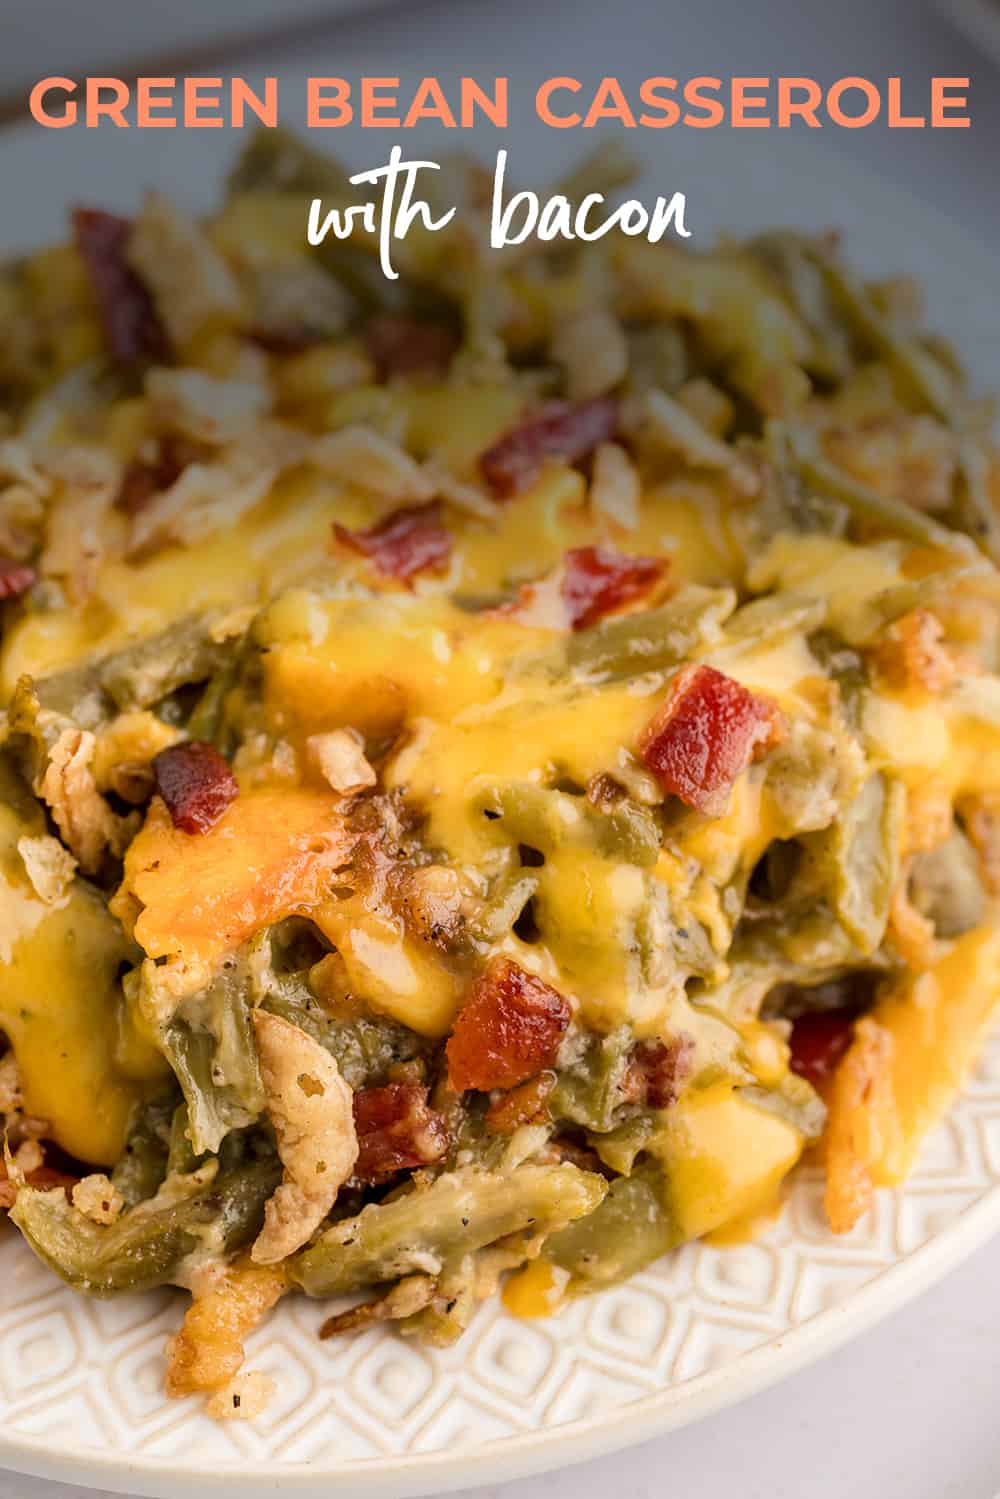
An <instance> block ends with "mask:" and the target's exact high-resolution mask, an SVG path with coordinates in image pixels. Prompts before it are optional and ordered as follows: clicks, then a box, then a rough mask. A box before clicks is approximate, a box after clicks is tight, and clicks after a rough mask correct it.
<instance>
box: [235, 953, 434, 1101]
mask: <svg viewBox="0 0 1000 1499" xmlns="http://www.w3.org/2000/svg"><path fill="white" fill-rule="evenodd" d="M281 963H282V959H281V952H280V941H279V939H278V937H277V936H276V934H275V933H274V932H262V933H260V934H258V936H256V937H255V938H254V939H253V941H252V942H251V944H250V947H249V953H248V967H249V971H250V975H251V977H250V988H251V994H252V997H253V1002H254V1003H255V1004H257V1005H259V1006H260V1007H261V1009H264V1010H267V1011H269V1013H270V1014H272V1015H277V1016H279V1017H280V1018H281V1019H282V1020H287V1021H288V1022H289V1023H290V1024H291V1025H295V1026H298V1028H299V1030H302V1031H305V1033H306V1035H308V1036H311V1037H312V1038H313V1040H314V1041H318V1042H319V1044H320V1045H321V1046H323V1047H325V1048H326V1050H327V1051H328V1052H329V1053H330V1055H331V1056H332V1057H334V1058H335V1059H336V1062H337V1065H338V1067H339V1068H340V1071H341V1074H342V1076H343V1077H344V1079H345V1081H346V1082H347V1083H348V1085H349V1086H350V1087H352V1088H355V1089H357V1088H365V1087H372V1086H375V1085H377V1084H380V1083H384V1082H385V1081H386V1076H387V1074H388V1071H389V1068H390V1067H392V1066H394V1065H395V1064H397V1063H399V1062H409V1061H412V1060H413V1058H415V1057H418V1056H420V1055H421V1054H422V1052H423V1051H424V1049H425V1047H426V1042H425V1041H424V1040H423V1039H422V1038H421V1037H420V1036H418V1035H417V1034H416V1032H414V1031H412V1030H410V1029H409V1027H408V1026H405V1025H400V1024H399V1023H398V1022H397V1021H394V1020H389V1019H388V1018H386V1017H384V1016H379V1015H368V1014H364V1013H357V1012H356V1011H355V1010H354V1009H346V1010H345V1013H344V1014H343V1015H336V1014H331V1013H330V1011H329V1010H327V1009H325V1008H324V1006H323V1005H322V1004H320V1002H319V1000H318V999H317V998H316V996H315V994H314V993H313V992H312V990H311V988H310V987H309V979H308V971H307V970H305V971H304V970H301V969H298V970H295V969H291V970H285V971H283V970H282V966H281Z"/></svg>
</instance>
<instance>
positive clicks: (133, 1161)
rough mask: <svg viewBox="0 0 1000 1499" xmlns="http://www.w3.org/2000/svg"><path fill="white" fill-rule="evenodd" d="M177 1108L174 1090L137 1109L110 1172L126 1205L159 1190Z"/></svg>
mask: <svg viewBox="0 0 1000 1499" xmlns="http://www.w3.org/2000/svg"><path fill="white" fill-rule="evenodd" d="M175 1107H176V1094H175V1093H174V1091H173V1090H171V1091H170V1092H169V1093H165V1094H160V1095H158V1096H157V1097H156V1098H153V1099H150V1100H149V1101H148V1102H147V1103H144V1104H141V1105H140V1106H139V1107H138V1108H137V1109H136V1111H135V1116H134V1118H133V1121H132V1126H131V1129H130V1130H129V1136H128V1140H127V1141H126V1142H125V1150H124V1153H123V1155H122V1157H121V1159H120V1160H119V1161H118V1163H117V1165H116V1166H115V1168H114V1170H113V1171H112V1173H111V1180H112V1182H113V1183H114V1185H115V1187H116V1188H117V1190H118V1192H119V1193H120V1194H121V1197H122V1200H123V1202H124V1204H125V1207H126V1208H131V1207H134V1206H135V1205H136V1203H138V1202H144V1201H145V1200H146V1199H147V1198H148V1197H153V1196H155V1194H156V1193H157V1192H158V1191H159V1189H160V1186H161V1185H162V1183H163V1179H164V1177H165V1176H166V1175H167V1171H168V1142H169V1139H170V1124H171V1119H172V1117H173V1114H174V1110H175Z"/></svg>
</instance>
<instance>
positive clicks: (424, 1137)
mask: <svg viewBox="0 0 1000 1499" xmlns="http://www.w3.org/2000/svg"><path fill="white" fill-rule="evenodd" d="M354 1127H355V1129H356V1130H357V1132H358V1159H357V1163H356V1165H355V1167H354V1175H355V1177H356V1179H357V1180H358V1181H362V1182H377V1181H381V1180H382V1179H383V1177H386V1176H392V1175H393V1174H394V1173H395V1172H397V1171H412V1170H414V1169H415V1168H416V1167H417V1166H429V1165H430V1164H431V1162H432V1161H439V1160H440V1159H441V1157H442V1156H443V1155H444V1153H445V1151H446V1150H447V1148H448V1128H447V1125H446V1123H445V1120H444V1116H443V1115H442V1114H439V1113H437V1112H436V1110H434V1109H432V1108H429V1107H428V1104H427V1089H426V1088H425V1087H423V1086H422V1084H420V1083H387V1084H386V1086H385V1087H384V1088H362V1089H361V1091H360V1092H358V1093H355V1095H354Z"/></svg>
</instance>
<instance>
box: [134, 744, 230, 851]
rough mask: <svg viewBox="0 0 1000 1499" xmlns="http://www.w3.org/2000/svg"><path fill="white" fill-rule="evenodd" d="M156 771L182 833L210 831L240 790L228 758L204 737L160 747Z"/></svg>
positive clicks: (158, 787)
mask: <svg viewBox="0 0 1000 1499" xmlns="http://www.w3.org/2000/svg"><path fill="white" fill-rule="evenodd" d="M153 775H154V777H155V780H156V789H157V791H158V792H159V793H160V795H161V796H162V798H163V800H164V801H165V802H166V804H167V811H168V812H169V813H170V817H171V820H172V822H173V824H174V827H175V828H180V830H181V832H182V833H207V832H208V830H209V828H212V827H214V826H215V824H216V823H217V822H218V820H219V818H220V817H221V816H222V814H223V812H225V810H226V808H227V807H228V806H229V804H230V802H232V801H234V800H235V798H236V796H237V795H238V794H239V786H238V785H237V782H236V777H235V776H234V775H233V773H232V771H231V770H230V768H229V766H228V765H227V763H226V761H225V760H224V759H223V758H222V756H221V755H220V754H219V751H218V750H217V749H216V748H215V746H214V744H207V743H206V742H205V741H204V740H201V739H188V740H184V741H183V742H182V743H181V744H171V745H169V746H168V748H167V749H165V750H161V751H160V753H159V754H158V755H157V756H156V758H155V759H154V760H153Z"/></svg>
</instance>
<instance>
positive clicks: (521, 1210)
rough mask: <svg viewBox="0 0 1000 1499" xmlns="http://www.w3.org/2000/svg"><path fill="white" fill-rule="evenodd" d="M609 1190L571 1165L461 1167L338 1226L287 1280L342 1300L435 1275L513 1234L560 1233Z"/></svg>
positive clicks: (293, 1265)
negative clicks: (383, 1285) (526, 1231)
mask: <svg viewBox="0 0 1000 1499" xmlns="http://www.w3.org/2000/svg"><path fill="white" fill-rule="evenodd" d="M606 1190H607V1184H606V1183H605V1181H604V1178H603V1177H601V1176H597V1175H596V1174H595V1173H592V1172H587V1171H580V1170H579V1169H578V1168H577V1167H575V1166H570V1165H561V1166H519V1167H518V1168H517V1170H516V1171H511V1172H492V1171H480V1170H478V1169H477V1168H475V1167H463V1168H461V1169H460V1170H457V1171H453V1172H450V1173H448V1174H447V1175H445V1176H439V1177H438V1178H437V1180H436V1181H434V1182H433V1183H432V1184H431V1185H430V1186H429V1187H424V1188H421V1187H417V1188H415V1189H414V1190H412V1191H410V1192H407V1193H406V1194H404V1195H403V1196H400V1197H396V1198H394V1199H392V1200H391V1201H386V1202H381V1203H372V1204H370V1205H369V1206H368V1207H366V1208H363V1209H362V1211H361V1212H360V1213H359V1214H358V1215H357V1217H356V1218H348V1219H345V1220H344V1221H343V1222H342V1223H336V1224H334V1226H333V1227H332V1228H329V1229H327V1231H326V1233H324V1234H323V1235H322V1236H321V1237H320V1238H319V1239H318V1240H317V1241H316V1243H315V1244H313V1245H312V1246H311V1247H310V1248H308V1249H305V1250H303V1251H302V1253H301V1254H299V1255H297V1256H296V1257H295V1259H293V1260H292V1261H291V1262H290V1265H289V1274H290V1276H291V1279H292V1281H293V1283H294V1284H295V1285H297V1286H300V1287H301V1289H302V1290H303V1291H305V1292H306V1294H307V1295H308V1296H341V1295H345V1294H347V1293H348V1292H350V1291H358V1290H363V1289H364V1288H365V1287H366V1286H373V1285H378V1284H379V1282H381V1281H386V1280H396V1279H398V1278H399V1277H400V1276H402V1275H411V1274H413V1273H414V1272H415V1271H423V1272H425V1273H427V1274H432V1275H436V1274H439V1273H440V1271H441V1269H442V1268H443V1266H444V1264H445V1263H446V1262H448V1261H454V1260H455V1259H457V1258H458V1257H459V1256H461V1255H463V1254H468V1253H471V1252H472V1251H473V1250H476V1249H482V1248H484V1247H485V1246H486V1245H487V1244H492V1243H494V1242H495V1241H496V1240H497V1239H502V1238H505V1237H506V1236H507V1235H508V1234H514V1233H519V1232H521V1230H523V1229H525V1228H532V1229H533V1230H535V1231H536V1232H538V1233H552V1232H555V1231H556V1230H557V1229H561V1228H563V1227H564V1226H565V1225H566V1224H567V1223H571V1222H572V1221H573V1220H574V1219H576V1218H582V1217H584V1216H585V1215H586V1214H588V1213H592V1212H593V1211H594V1209H595V1208H596V1206H597V1204H598V1203H599V1202H600V1201H601V1198H602V1197H603V1196H604V1193H605V1191H606Z"/></svg>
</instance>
